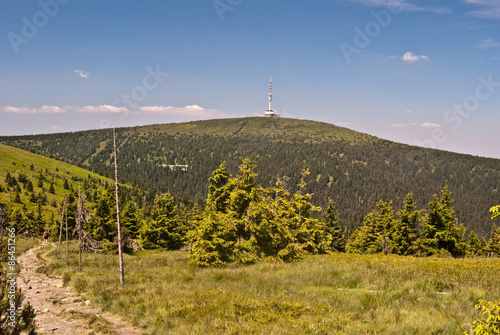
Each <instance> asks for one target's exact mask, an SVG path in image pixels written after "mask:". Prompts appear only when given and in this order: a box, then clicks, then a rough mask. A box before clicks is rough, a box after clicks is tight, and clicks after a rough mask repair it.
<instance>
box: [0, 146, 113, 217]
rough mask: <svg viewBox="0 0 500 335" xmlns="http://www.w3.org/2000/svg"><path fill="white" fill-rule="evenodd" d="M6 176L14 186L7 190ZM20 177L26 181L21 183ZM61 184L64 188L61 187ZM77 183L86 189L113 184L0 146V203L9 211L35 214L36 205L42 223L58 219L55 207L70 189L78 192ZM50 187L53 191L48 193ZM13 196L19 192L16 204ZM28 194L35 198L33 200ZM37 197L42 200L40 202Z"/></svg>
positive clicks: (18, 150)
mask: <svg viewBox="0 0 500 335" xmlns="http://www.w3.org/2000/svg"><path fill="white" fill-rule="evenodd" d="M7 174H9V175H10V176H11V177H13V178H15V179H16V185H15V186H11V187H9V186H8V185H6V183H4V181H5V180H6V177H7ZM20 176H21V178H20ZM22 176H24V177H25V178H26V179H25V180H24V178H23V177H22ZM41 176H43V177H41ZM41 178H43V180H42V182H40V179H41ZM20 179H21V180H20ZM65 181H66V182H67V188H65V187H64V184H65ZM79 182H81V183H82V189H83V187H84V186H85V188H89V187H90V185H101V184H102V185H105V184H111V183H114V181H113V180H111V179H108V178H105V177H102V176H100V175H98V174H97V173H93V172H90V171H88V170H85V169H83V168H80V167H77V166H73V165H70V164H67V163H64V162H60V161H57V160H55V159H52V158H48V157H45V156H41V155H38V154H34V153H31V152H28V151H25V150H22V149H18V148H14V147H11V146H7V145H4V144H0V186H1V192H0V203H3V204H8V205H9V206H10V207H11V208H12V209H18V210H21V209H23V208H24V209H23V212H24V214H26V213H29V212H31V213H35V212H37V211H38V206H39V203H42V207H41V213H42V215H43V217H44V220H45V221H47V220H50V219H51V218H52V215H54V217H56V218H59V212H58V211H59V209H58V207H59V204H61V203H62V202H63V201H64V197H65V196H68V195H69V194H70V193H71V191H72V190H73V191H76V190H78V183H79ZM28 183H31V185H32V187H33V188H32V190H29V187H28V186H27V184H28ZM84 184H85V185H84ZM18 185H19V187H18ZM51 185H53V192H50V189H51ZM19 190H20V192H19ZM16 193H19V197H20V200H21V201H20V202H16V201H15V196H16ZM32 195H34V196H35V198H36V200H35V201H33V199H32ZM40 196H42V197H43V198H45V199H44V200H43V201H41V202H40V201H39V200H40V199H39V197H40Z"/></svg>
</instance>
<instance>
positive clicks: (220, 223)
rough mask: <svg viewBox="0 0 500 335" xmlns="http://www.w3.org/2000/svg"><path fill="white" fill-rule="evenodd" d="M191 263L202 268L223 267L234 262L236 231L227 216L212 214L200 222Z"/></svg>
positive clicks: (194, 233) (190, 259) (195, 233)
mask: <svg viewBox="0 0 500 335" xmlns="http://www.w3.org/2000/svg"><path fill="white" fill-rule="evenodd" d="M192 237H193V239H194V241H195V242H194V245H193V253H191V254H190V255H189V262H190V263H192V264H196V265H198V266H201V267H207V266H222V265H225V264H227V263H231V262H233V260H234V246H235V244H236V230H235V227H234V225H233V223H232V221H231V219H230V218H229V217H228V215H227V214H223V213H210V214H208V216H207V217H205V218H204V219H203V220H202V221H200V223H199V225H198V227H197V228H196V231H195V232H193V233H192Z"/></svg>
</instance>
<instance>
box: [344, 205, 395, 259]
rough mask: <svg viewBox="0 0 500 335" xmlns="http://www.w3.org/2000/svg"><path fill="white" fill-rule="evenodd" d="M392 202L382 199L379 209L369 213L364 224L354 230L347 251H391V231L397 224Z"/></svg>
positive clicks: (371, 252) (370, 252) (369, 252)
mask: <svg viewBox="0 0 500 335" xmlns="http://www.w3.org/2000/svg"><path fill="white" fill-rule="evenodd" d="M395 221H396V220H395V219H394V210H393V209H392V202H389V203H387V202H384V201H382V200H380V201H379V202H378V204H377V209H375V210H373V211H371V212H370V213H368V214H367V215H366V216H365V218H364V220H363V223H364V225H363V226H362V227H360V228H358V229H356V230H355V231H354V233H353V234H352V235H351V237H350V239H349V244H348V245H347V252H350V253H367V254H375V253H380V252H385V253H389V252H390V251H391V246H390V243H389V236H388V235H389V232H390V231H392V230H393V229H394V228H393V227H394V225H395V224H396V222H395Z"/></svg>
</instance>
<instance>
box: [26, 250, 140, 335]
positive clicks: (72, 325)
mask: <svg viewBox="0 0 500 335" xmlns="http://www.w3.org/2000/svg"><path fill="white" fill-rule="evenodd" d="M43 246H44V245H43V244H41V245H38V246H36V247H34V248H32V249H30V250H28V251H27V252H26V253H24V254H22V255H20V256H19V257H18V259H17V260H18V262H19V263H20V266H21V271H20V272H19V275H18V287H19V288H20V289H21V290H22V292H23V294H24V296H25V298H24V301H23V303H27V302H29V303H30V304H31V306H33V308H34V309H35V312H36V317H35V324H36V333H37V334H60V335H75V334H116V335H140V334H141V332H140V331H139V330H138V329H137V328H134V327H132V326H131V325H129V324H128V323H126V322H124V321H123V320H121V319H120V318H119V317H117V316H115V315H112V314H110V313H107V312H105V313H102V312H99V311H98V310H97V309H96V308H94V307H93V306H92V302H90V301H88V300H86V299H85V297H83V296H81V295H79V294H78V293H76V292H74V291H73V290H71V289H70V288H69V287H63V281H62V278H61V277H60V276H47V275H45V274H43V273H38V272H37V269H38V268H39V267H41V266H46V265H48V263H46V262H44V261H43V260H39V259H38V258H37V256H36V252H37V251H38V250H39V249H41V248H42V247H43Z"/></svg>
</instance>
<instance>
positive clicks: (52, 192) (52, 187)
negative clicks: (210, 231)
mask: <svg viewBox="0 0 500 335" xmlns="http://www.w3.org/2000/svg"><path fill="white" fill-rule="evenodd" d="M49 193H51V194H56V190H55V188H54V183H50V188H49Z"/></svg>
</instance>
